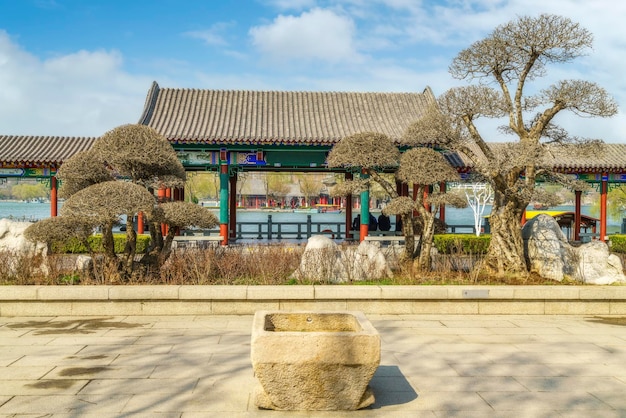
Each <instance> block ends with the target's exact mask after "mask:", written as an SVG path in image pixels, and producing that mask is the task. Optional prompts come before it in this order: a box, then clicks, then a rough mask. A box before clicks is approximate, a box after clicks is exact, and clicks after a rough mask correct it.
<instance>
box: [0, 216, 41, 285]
mask: <svg viewBox="0 0 626 418" xmlns="http://www.w3.org/2000/svg"><path fill="white" fill-rule="evenodd" d="M30 225H32V224H31V223H30V222H17V221H12V220H10V219H6V218H2V219H0V251H2V252H8V253H9V254H12V255H15V256H34V255H37V254H42V255H43V256H45V255H46V245H45V244H43V243H33V242H31V241H29V240H27V239H26V238H25V237H24V231H25V230H26V228H28V227H29V226H30ZM19 262H20V260H19V257H10V258H9V265H7V266H5V267H6V268H7V270H8V272H9V273H11V274H13V273H14V272H15V270H16V269H17V267H18V264H19ZM39 268H41V269H44V270H45V264H42V265H41V266H39Z"/></svg>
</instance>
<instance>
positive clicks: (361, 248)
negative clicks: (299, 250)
mask: <svg viewBox="0 0 626 418" xmlns="http://www.w3.org/2000/svg"><path fill="white" fill-rule="evenodd" d="M293 276H294V277H296V278H298V279H301V280H312V281H315V280H322V281H328V282H331V283H344V282H348V281H362V280H372V279H380V278H385V277H391V276H392V272H391V269H390V268H389V264H388V257H387V256H385V254H384V253H383V252H382V251H381V248H380V244H379V243H374V242H369V241H362V242H361V243H360V244H359V245H358V246H356V247H355V246H348V247H340V246H339V245H337V244H336V243H335V242H334V241H333V240H331V239H330V238H328V237H326V236H324V235H313V236H312V237H311V238H309V240H308V242H307V245H306V247H305V249H304V253H303V254H302V259H301V260H300V266H299V267H298V270H296V271H295V272H294V274H293Z"/></svg>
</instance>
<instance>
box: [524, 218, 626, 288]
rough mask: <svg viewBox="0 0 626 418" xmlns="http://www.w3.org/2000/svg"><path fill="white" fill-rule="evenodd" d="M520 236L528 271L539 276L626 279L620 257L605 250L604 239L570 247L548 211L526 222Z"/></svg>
mask: <svg viewBox="0 0 626 418" xmlns="http://www.w3.org/2000/svg"><path fill="white" fill-rule="evenodd" d="M522 237H523V239H524V248H525V251H526V259H527V261H528V263H529V266H530V271H532V272H536V273H538V274H539V275H540V276H541V277H545V278H547V279H552V280H557V281H562V280H563V279H564V278H565V277H568V278H570V279H572V280H576V281H580V282H583V283H590V284H611V283H615V282H626V276H624V274H623V270H622V262H621V260H620V259H619V257H617V256H616V255H611V254H610V253H609V248H608V246H607V245H606V244H605V243H604V242H602V241H592V242H589V243H586V244H583V245H581V246H580V247H573V246H571V245H570V244H569V243H568V242H567V238H566V237H565V235H564V234H563V231H561V228H560V226H559V224H558V223H557V222H556V220H555V219H554V218H553V217H551V216H549V215H545V214H541V215H538V216H536V217H534V218H533V219H531V220H529V221H528V222H526V224H525V225H524V227H523V228H522Z"/></svg>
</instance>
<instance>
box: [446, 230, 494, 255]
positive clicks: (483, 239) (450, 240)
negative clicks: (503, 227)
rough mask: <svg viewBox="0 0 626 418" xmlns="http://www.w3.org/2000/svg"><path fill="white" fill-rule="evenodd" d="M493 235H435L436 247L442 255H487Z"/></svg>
mask: <svg viewBox="0 0 626 418" xmlns="http://www.w3.org/2000/svg"><path fill="white" fill-rule="evenodd" d="M490 240H491V235H481V236H479V237H477V236H476V235H470V234H442V235H435V238H434V246H435V248H437V251H439V253H440V254H485V253H486V252H487V248H488V247H489V241H490Z"/></svg>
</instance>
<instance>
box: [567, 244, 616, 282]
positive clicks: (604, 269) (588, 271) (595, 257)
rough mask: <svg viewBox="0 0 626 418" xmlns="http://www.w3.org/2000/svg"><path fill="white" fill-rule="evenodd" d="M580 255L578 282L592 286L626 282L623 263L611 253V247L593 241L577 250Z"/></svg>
mask: <svg viewBox="0 0 626 418" xmlns="http://www.w3.org/2000/svg"><path fill="white" fill-rule="evenodd" d="M576 250H577V253H578V265H577V272H576V273H577V274H575V276H577V277H578V280H580V281H582V282H584V283H591V284H611V283H615V282H626V276H624V272H623V269H622V261H621V260H620V259H619V257H618V256H616V255H615V254H610V253H609V247H608V246H607V245H606V244H605V243H604V242H602V241H591V242H589V243H587V244H583V245H581V246H580V247H579V248H576Z"/></svg>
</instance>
